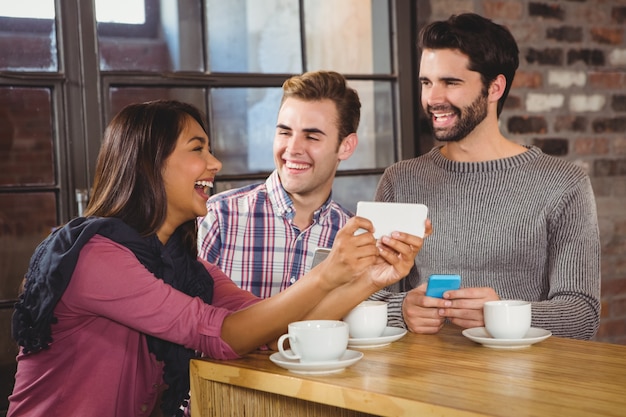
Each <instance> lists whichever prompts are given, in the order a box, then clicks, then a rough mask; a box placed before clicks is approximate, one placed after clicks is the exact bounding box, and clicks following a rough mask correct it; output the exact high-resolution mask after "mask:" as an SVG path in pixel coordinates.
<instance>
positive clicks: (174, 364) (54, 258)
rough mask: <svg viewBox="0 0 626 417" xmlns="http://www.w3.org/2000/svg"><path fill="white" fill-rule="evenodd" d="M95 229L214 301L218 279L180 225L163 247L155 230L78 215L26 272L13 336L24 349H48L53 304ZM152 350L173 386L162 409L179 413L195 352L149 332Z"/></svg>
mask: <svg viewBox="0 0 626 417" xmlns="http://www.w3.org/2000/svg"><path fill="white" fill-rule="evenodd" d="M95 234H99V235H102V236H104V237H106V238H108V239H111V240H113V241H114V242H117V243H119V244H121V245H124V246H126V247H127V248H128V249H130V250H131V251H132V252H133V253H134V254H135V256H136V257H137V259H138V260H139V261H140V262H141V263H142V264H143V265H144V266H145V267H146V268H147V269H148V270H149V271H150V272H152V273H153V274H154V275H155V276H156V277H157V278H160V279H162V280H163V281H165V282H166V283H168V284H169V285H171V286H172V287H174V288H176V289H177V290H179V291H182V292H184V293H185V294H188V295H190V296H192V297H196V296H197V297H200V298H201V299H202V300H203V301H204V302H205V303H207V304H211V302H212V298H213V278H212V277H211V275H210V274H209V273H208V271H207V270H206V268H205V267H204V266H203V265H202V264H201V263H200V262H198V261H197V259H194V258H193V257H192V256H191V255H190V254H189V253H187V252H186V250H185V248H184V246H183V245H182V243H181V233H180V231H179V230H177V231H176V232H175V233H174V235H173V236H172V237H171V238H170V239H169V240H168V242H167V244H166V245H165V246H163V245H162V244H161V242H160V241H159V240H158V238H157V237H156V236H155V235H153V236H150V237H142V236H141V235H139V233H138V232H137V231H136V230H135V229H133V228H132V227H130V226H128V225H127V224H126V223H124V222H123V221H121V220H120V219H116V218H99V217H90V218H84V217H79V218H76V219H74V220H72V221H70V222H69V223H67V224H66V225H65V226H63V227H62V228H59V229H57V230H55V231H54V232H53V233H52V234H51V235H50V236H48V237H47V238H46V239H45V240H44V241H43V242H42V243H40V244H39V246H37V249H35V253H34V254H33V256H32V258H31V260H30V265H29V267H28V272H27V273H26V277H25V278H26V279H25V285H24V291H23V293H22V294H21V295H20V298H19V300H18V302H17V304H16V305H15V312H14V313H13V328H12V334H13V338H14V339H15V340H16V341H17V343H18V344H19V345H20V346H22V347H23V351H24V353H29V352H32V353H36V352H39V351H41V350H42V349H47V348H49V345H50V343H51V342H52V341H53V339H52V335H51V324H52V323H56V322H57V318H56V317H54V308H55V306H56V304H57V303H58V301H59V300H60V299H61V296H62V295H63V292H64V291H65V289H66V288H67V285H68V284H69V281H70V278H71V276H72V273H73V272H74V268H75V267H76V262H77V260H78V255H79V254H80V251H81V249H82V247H83V246H84V245H85V244H86V243H87V242H88V241H89V239H91V237H93V236H94V235H95ZM146 337H147V341H148V349H149V350H150V352H152V353H153V354H154V355H155V356H156V358H157V359H158V360H160V361H163V362H164V370H163V379H164V381H165V383H166V384H167V385H168V389H167V390H166V391H165V392H164V393H163V403H162V405H161V408H162V409H163V411H164V412H165V413H167V414H168V415H174V414H180V413H179V411H180V410H179V408H180V406H181V405H186V401H187V399H188V398H189V360H190V359H191V358H194V357H196V356H197V355H196V352H194V351H193V350H192V349H187V348H185V347H184V346H181V345H178V344H175V343H172V342H168V341H167V340H163V339H159V338H156V337H152V336H150V335H146Z"/></svg>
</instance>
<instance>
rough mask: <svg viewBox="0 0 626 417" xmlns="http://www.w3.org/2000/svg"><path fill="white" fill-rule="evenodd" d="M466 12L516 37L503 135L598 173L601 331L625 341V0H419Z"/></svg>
mask: <svg viewBox="0 0 626 417" xmlns="http://www.w3.org/2000/svg"><path fill="white" fill-rule="evenodd" d="M463 12H475V13H478V14H481V15H483V16H485V17H488V18H490V19H492V20H494V21H495V22H497V23H500V24H503V25H505V26H507V27H508V28H509V29H510V30H511V32H512V33H513V35H514V36H515V38H516V39H517V41H518V44H519V48H520V68H519V70H518V73H517V75H516V78H515V81H514V83H513V87H512V90H511V93H510V95H509V99H508V102H507V104H506V106H505V109H504V111H503V113H502V115H501V118H500V123H501V128H502V131H503V133H504V134H505V136H507V137H509V138H511V139H513V140H515V141H517V142H519V143H523V144H534V145H537V146H539V147H541V148H542V149H543V150H544V152H546V153H549V154H552V155H555V156H559V157H562V158H565V159H568V160H570V161H572V162H574V163H575V164H578V165H580V166H581V167H583V168H584V169H585V170H586V171H587V172H588V173H589V175H590V177H591V179H592V182H593V186H594V192H595V195H596V202H597V208H598V217H599V222H600V235H601V242H602V319H601V324H600V330H599V332H598V334H597V336H596V339H597V340H599V341H603V342H611V343H619V344H626V34H625V32H626V0H612V1H610V0H561V1H528V0H522V1H498V0H430V1H424V0H419V1H418V18H419V21H420V22H422V23H424V22H429V21H432V20H441V19H445V18H447V17H449V15H450V14H457V13H463Z"/></svg>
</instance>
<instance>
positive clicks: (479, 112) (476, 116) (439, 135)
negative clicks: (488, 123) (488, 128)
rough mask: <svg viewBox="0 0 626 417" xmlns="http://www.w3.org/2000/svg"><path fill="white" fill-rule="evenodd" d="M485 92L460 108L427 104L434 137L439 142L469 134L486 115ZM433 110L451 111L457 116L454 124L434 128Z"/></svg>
mask: <svg viewBox="0 0 626 417" xmlns="http://www.w3.org/2000/svg"><path fill="white" fill-rule="evenodd" d="M487 105H488V101H487V94H486V92H484V91H483V92H481V94H480V95H479V96H478V97H477V98H476V100H474V101H473V102H472V104H470V105H469V106H467V107H464V108H463V109H462V110H461V109H459V108H458V107H454V106H452V105H446V106H428V108H427V109H426V113H427V114H428V115H429V116H430V117H429V118H428V122H429V123H430V127H431V129H432V130H433V134H434V135H435V139H437V140H438V141H441V142H458V141H460V140H461V139H463V138H464V137H466V136H467V135H469V134H470V133H471V132H472V131H473V130H474V129H475V128H476V126H478V125H479V124H480V123H481V122H482V121H483V120H485V117H487ZM433 111H452V112H453V113H454V114H455V115H456V116H457V121H456V124H455V125H454V126H449V127H446V128H441V129H436V128H435V127H434V125H433V117H432V114H431V113H432V112H433Z"/></svg>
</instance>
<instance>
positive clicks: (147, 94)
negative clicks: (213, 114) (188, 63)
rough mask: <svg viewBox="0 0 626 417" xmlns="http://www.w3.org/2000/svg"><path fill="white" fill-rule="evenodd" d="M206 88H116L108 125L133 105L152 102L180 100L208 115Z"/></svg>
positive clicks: (112, 96) (113, 89)
mask: <svg viewBox="0 0 626 417" xmlns="http://www.w3.org/2000/svg"><path fill="white" fill-rule="evenodd" d="M205 94H206V93H205V89H204V88H156V87H114V88H111V89H110V91H109V99H110V103H111V105H110V110H109V114H108V117H107V123H108V122H109V121H110V120H111V119H112V118H113V116H115V115H116V114H117V113H118V112H119V111H120V110H122V108H124V107H125V106H127V105H128V104H131V103H142V102H144V101H152V100H179V101H184V102H185V103H190V104H193V105H194V106H196V107H198V108H199V109H200V110H201V111H202V112H203V113H204V114H205V115H206V106H205Z"/></svg>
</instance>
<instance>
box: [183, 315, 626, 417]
mask: <svg viewBox="0 0 626 417" xmlns="http://www.w3.org/2000/svg"><path fill="white" fill-rule="evenodd" d="M361 351H362V352H364V353H365V356H364V357H363V359H361V360H360V361H359V362H358V363H356V364H355V365H352V366H351V367H349V368H347V369H346V370H344V371H343V372H341V373H338V374H332V375H325V376H310V375H298V374H294V373H291V372H289V371H288V370H285V369H282V368H280V367H278V366H277V365H275V364H274V363H272V362H271V361H270V360H269V355H270V353H271V352H264V353H254V354H250V355H248V356H246V357H245V358H243V359H239V360H234V361H214V360H208V359H198V360H192V361H191V402H192V403H191V410H192V413H193V414H192V415H193V417H208V416H219V417H226V416H233V417H236V416H260V417H264V416H268V417H273V416H285V417H287V416H307V417H311V416H342V417H343V416H365V415H380V416H411V417H415V416H506V417H511V416H567V417H575V416H581V417H582V416H584V417H589V416H626V346H621V345H613V344H607V343H598V342H589V341H580V340H572V339H564V338H558V337H554V336H552V337H550V338H548V339H547V340H545V341H543V342H540V343H538V344H535V345H533V346H530V347H527V348H524V349H517V350H508V349H507V350H502V349H492V348H487V347H484V346H482V345H479V344H476V343H474V342H472V341H471V340H469V339H467V338H465V337H464V336H463V335H462V334H461V329H459V328H456V327H450V326H448V327H445V328H444V329H443V330H442V331H441V332H440V334H438V335H416V334H413V333H409V334H407V335H406V336H404V337H403V338H402V339H401V340H399V341H397V342H394V343H392V344H390V345H388V346H385V347H380V348H375V349H362V350H361Z"/></svg>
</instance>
